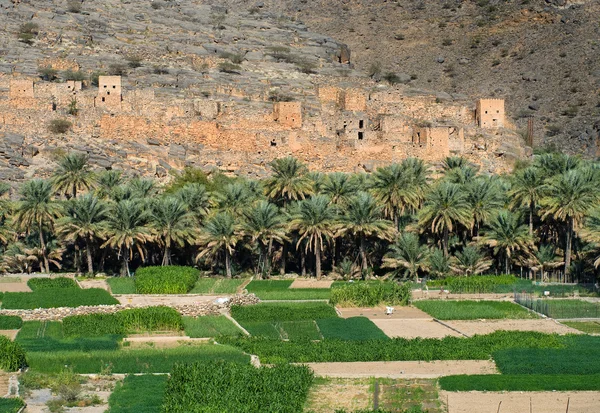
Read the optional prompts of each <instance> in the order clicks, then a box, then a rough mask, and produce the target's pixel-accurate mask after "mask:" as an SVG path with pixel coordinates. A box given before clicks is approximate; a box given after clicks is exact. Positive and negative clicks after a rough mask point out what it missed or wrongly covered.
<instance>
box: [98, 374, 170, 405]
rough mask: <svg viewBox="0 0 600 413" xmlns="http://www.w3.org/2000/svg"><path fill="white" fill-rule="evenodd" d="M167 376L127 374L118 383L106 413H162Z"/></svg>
mask: <svg viewBox="0 0 600 413" xmlns="http://www.w3.org/2000/svg"><path fill="white" fill-rule="evenodd" d="M166 385H167V376H166V375H160V376H154V375H144V376H127V377H125V380H123V382H122V383H117V385H116V387H115V390H114V391H113V392H112V394H111V395H110V398H109V399H108V406H109V409H108V410H107V412H106V413H160V412H161V404H162V400H163V397H164V394H165V387H166Z"/></svg>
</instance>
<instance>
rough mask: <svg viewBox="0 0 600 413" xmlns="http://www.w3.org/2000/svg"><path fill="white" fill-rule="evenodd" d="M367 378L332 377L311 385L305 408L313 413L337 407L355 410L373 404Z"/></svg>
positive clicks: (329, 411)
mask: <svg viewBox="0 0 600 413" xmlns="http://www.w3.org/2000/svg"><path fill="white" fill-rule="evenodd" d="M370 386H371V381H370V380H368V379H362V380H357V379H344V378H334V379H330V380H328V381H327V382H326V383H322V384H321V383H317V384H315V385H314V386H312V387H311V388H310V390H309V393H308V398H307V401H306V406H307V408H306V410H307V411H310V412H314V413H334V412H335V411H336V410H338V409H345V410H347V411H355V410H361V409H367V408H369V407H371V406H372V404H373V394H372V391H371V389H370Z"/></svg>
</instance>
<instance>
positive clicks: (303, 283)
mask: <svg viewBox="0 0 600 413" xmlns="http://www.w3.org/2000/svg"><path fill="white" fill-rule="evenodd" d="M331 284H333V281H328V280H320V281H317V280H304V279H298V278H297V279H295V280H294V282H293V283H292V285H290V288H325V289H327V288H331Z"/></svg>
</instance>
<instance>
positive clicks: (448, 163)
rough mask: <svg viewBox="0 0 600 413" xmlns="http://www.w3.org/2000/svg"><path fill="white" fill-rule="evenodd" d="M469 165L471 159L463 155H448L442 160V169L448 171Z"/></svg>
mask: <svg viewBox="0 0 600 413" xmlns="http://www.w3.org/2000/svg"><path fill="white" fill-rule="evenodd" d="M465 166H469V161H468V160H466V159H465V158H463V157H462V156H447V157H446V158H444V160H443V161H442V169H443V170H444V172H448V171H450V170H451V169H457V168H463V167H465Z"/></svg>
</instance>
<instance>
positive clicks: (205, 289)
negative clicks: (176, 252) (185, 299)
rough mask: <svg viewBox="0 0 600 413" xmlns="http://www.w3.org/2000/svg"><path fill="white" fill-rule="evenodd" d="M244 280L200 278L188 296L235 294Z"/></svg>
mask: <svg viewBox="0 0 600 413" xmlns="http://www.w3.org/2000/svg"><path fill="white" fill-rule="evenodd" d="M244 281H245V280H243V279H242V280H240V279H235V280H232V279H227V278H200V279H198V281H196V284H195V285H194V288H192V290H191V291H190V294H235V293H236V292H237V289H238V288H239V286H240V285H242V284H243V283H244Z"/></svg>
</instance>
